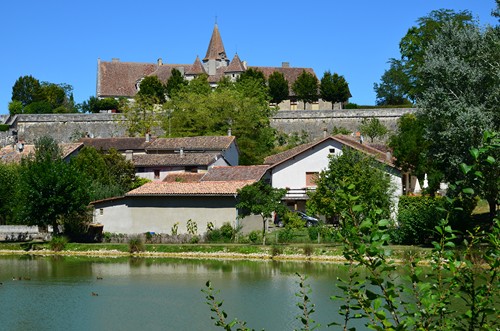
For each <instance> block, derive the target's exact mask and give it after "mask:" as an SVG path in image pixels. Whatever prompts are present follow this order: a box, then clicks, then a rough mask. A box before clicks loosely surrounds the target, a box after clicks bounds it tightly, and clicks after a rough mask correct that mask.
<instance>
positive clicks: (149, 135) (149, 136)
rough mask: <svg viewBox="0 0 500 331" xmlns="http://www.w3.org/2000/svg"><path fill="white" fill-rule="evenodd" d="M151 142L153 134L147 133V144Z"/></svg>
mask: <svg viewBox="0 0 500 331" xmlns="http://www.w3.org/2000/svg"><path fill="white" fill-rule="evenodd" d="M150 141H151V133H146V142H147V143H148V142H150Z"/></svg>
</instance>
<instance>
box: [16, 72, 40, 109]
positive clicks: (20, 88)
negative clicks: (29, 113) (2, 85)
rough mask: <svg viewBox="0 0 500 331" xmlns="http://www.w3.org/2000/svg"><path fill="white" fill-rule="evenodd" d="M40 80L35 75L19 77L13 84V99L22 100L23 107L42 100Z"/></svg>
mask: <svg viewBox="0 0 500 331" xmlns="http://www.w3.org/2000/svg"><path fill="white" fill-rule="evenodd" d="M40 97H41V85H40V81H39V80H38V79H36V78H34V77H33V76H31V75H30V76H22V77H19V78H18V79H17V80H16V82H15V83H14V86H12V101H20V102H21V103H22V104H23V107H25V106H27V105H29V104H30V103H32V102H35V101H40V100H41V98H40Z"/></svg>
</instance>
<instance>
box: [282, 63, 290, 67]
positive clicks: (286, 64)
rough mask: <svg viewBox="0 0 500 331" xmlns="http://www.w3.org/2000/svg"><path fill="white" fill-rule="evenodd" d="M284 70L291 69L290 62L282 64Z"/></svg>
mask: <svg viewBox="0 0 500 331" xmlns="http://www.w3.org/2000/svg"><path fill="white" fill-rule="evenodd" d="M281 67H282V68H290V62H281Z"/></svg>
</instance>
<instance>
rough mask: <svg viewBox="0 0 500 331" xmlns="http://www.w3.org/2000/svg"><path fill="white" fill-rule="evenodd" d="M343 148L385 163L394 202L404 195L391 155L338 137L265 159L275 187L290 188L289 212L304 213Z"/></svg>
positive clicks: (346, 138)
mask: <svg viewBox="0 0 500 331" xmlns="http://www.w3.org/2000/svg"><path fill="white" fill-rule="evenodd" d="M343 148H352V149H355V150H357V151H360V152H362V153H364V154H367V155H370V156H372V157H374V158H375V159H376V160H378V161H379V162H381V163H382V164H383V169H384V171H385V172H386V173H387V174H388V175H389V176H390V178H391V182H392V185H393V187H394V193H393V200H394V201H395V202H397V199H398V197H399V196H400V195H402V194H403V192H404V189H403V179H404V178H403V173H402V172H401V170H400V169H399V168H398V167H396V166H395V165H394V163H393V159H392V157H391V155H390V154H388V153H384V152H382V151H380V150H378V149H376V148H373V147H370V146H368V145H365V144H363V143H361V142H359V141H357V140H356V139H353V138H352V137H349V136H343V135H336V136H329V137H325V138H323V139H321V140H318V141H315V142H312V143H308V144H304V145H299V146H297V147H295V148H292V149H289V150H287V151H284V152H281V153H278V154H275V155H271V156H269V157H267V158H266V159H265V160H264V163H265V164H266V165H268V166H269V170H268V172H269V175H270V177H271V183H272V186H273V187H275V188H285V189H287V194H286V196H285V203H286V204H287V206H288V207H289V208H290V209H295V210H305V203H306V201H307V199H309V197H308V192H309V191H311V190H315V189H316V182H315V180H316V178H317V177H318V175H319V173H320V172H321V171H323V170H326V169H327V168H328V164H329V157H330V156H331V155H337V156H338V155H341V154H342V149H343Z"/></svg>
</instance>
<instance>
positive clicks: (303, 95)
mask: <svg viewBox="0 0 500 331" xmlns="http://www.w3.org/2000/svg"><path fill="white" fill-rule="evenodd" d="M292 91H293V92H294V93H295V96H296V97H297V99H298V100H301V101H302V102H304V110H305V109H306V103H311V102H314V101H318V78H316V76H315V75H313V74H312V73H310V72H307V71H305V70H303V71H302V73H301V74H300V75H299V77H297V79H296V80H295V82H294V83H293V85H292Z"/></svg>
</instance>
